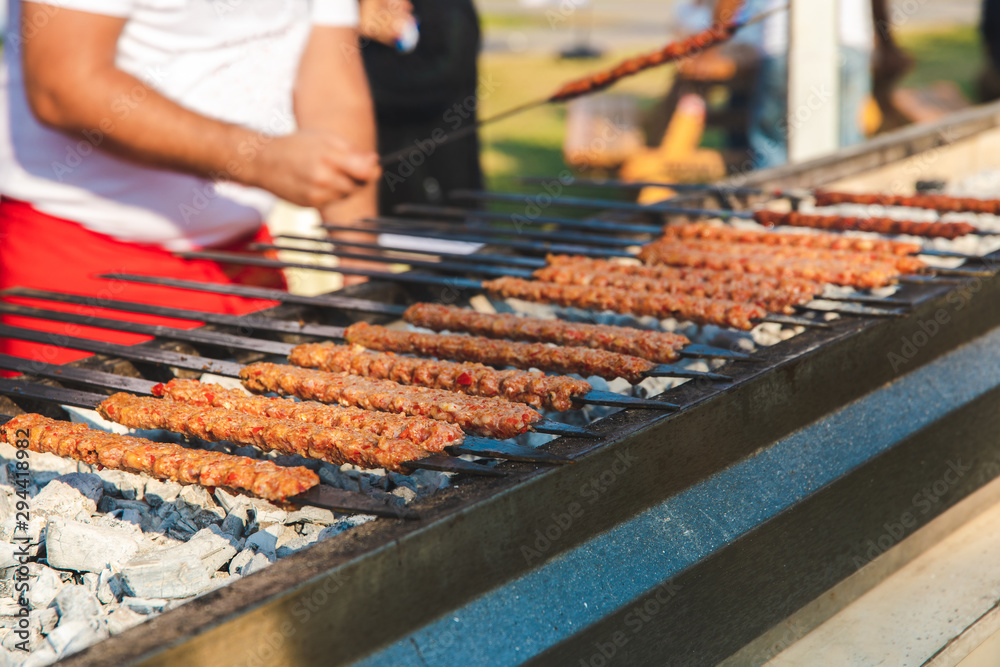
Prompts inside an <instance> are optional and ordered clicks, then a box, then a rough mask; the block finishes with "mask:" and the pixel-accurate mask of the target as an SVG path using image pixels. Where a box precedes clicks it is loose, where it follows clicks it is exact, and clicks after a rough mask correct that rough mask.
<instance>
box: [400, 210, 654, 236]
mask: <svg viewBox="0 0 1000 667" xmlns="http://www.w3.org/2000/svg"><path fill="white" fill-rule="evenodd" d="M395 210H396V213H398V214H400V215H422V216H431V217H433V218H435V222H445V221H447V222H451V223H465V222H468V221H467V220H465V219H464V218H474V219H482V220H503V221H506V222H509V223H511V224H518V223H520V224H521V226H524V223H525V222H528V223H531V224H533V225H558V226H560V227H566V228H569V229H584V230H588V231H598V232H615V233H623V234H659V233H660V232H661V231H662V230H663V227H662V225H641V224H637V223H634V222H624V221H617V220H615V221H609V220H597V219H595V218H587V219H585V220H578V219H576V218H560V217H553V216H538V217H530V218H529V217H527V216H515V215H512V214H510V213H500V212H498V211H486V210H483V209H473V208H459V207H454V206H432V205H430V204H400V205H399V206H397V207H396V209H395ZM456 218H458V220H456Z"/></svg>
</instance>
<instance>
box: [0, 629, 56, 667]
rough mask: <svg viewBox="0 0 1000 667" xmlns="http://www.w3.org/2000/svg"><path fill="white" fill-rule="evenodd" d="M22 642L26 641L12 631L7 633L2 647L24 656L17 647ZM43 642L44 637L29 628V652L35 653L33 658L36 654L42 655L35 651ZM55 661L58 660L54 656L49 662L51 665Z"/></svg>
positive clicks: (0, 643)
mask: <svg viewBox="0 0 1000 667" xmlns="http://www.w3.org/2000/svg"><path fill="white" fill-rule="evenodd" d="M0 632H4V631H3V630H0ZM22 641H24V640H23V639H22V638H21V637H19V636H18V635H17V634H15V632H14V631H13V630H11V631H9V632H7V635H6V636H5V637H4V638H3V641H0V647H3V648H5V649H6V650H8V651H17V654H19V655H23V654H22V653H21V652H20V651H19V650H18V649H17V647H16V645H17V644H18V643H20V642H22ZM43 641H44V640H43V639H42V635H41V634H39V633H38V632H37V631H36V630H35V629H34V628H32V627H30V626H29V627H28V650H29V651H32V652H33V655H32V658H33V657H34V654H37V653H41V651H40V650H38V651H36V650H35V649H36V648H38V646H39V644H41V643H43ZM30 659H31V658H29V660H30ZM55 660H56V656H55V655H54V654H53V655H52V657H50V658H49V662H50V663H51V662H55ZM39 664H48V663H39Z"/></svg>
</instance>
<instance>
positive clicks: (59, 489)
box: [31, 472, 104, 516]
mask: <svg viewBox="0 0 1000 667" xmlns="http://www.w3.org/2000/svg"><path fill="white" fill-rule="evenodd" d="M103 489H104V485H103V483H102V481H101V478H100V477H98V476H97V475H91V474H87V473H78V472H75V473H72V474H69V475H63V476H61V477H57V478H55V479H53V480H52V481H51V482H49V483H48V484H46V485H45V488H43V489H42V490H41V491H39V492H38V495H37V496H35V497H34V499H32V501H31V511H32V513H34V514H39V515H42V516H45V515H49V514H58V515H59V516H75V515H76V514H78V513H79V512H81V511H83V512H90V513H93V512H96V511H97V503H98V501H99V500H100V499H101V496H102V495H103V493H104V490H103Z"/></svg>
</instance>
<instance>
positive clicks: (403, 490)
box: [392, 486, 417, 505]
mask: <svg viewBox="0 0 1000 667" xmlns="http://www.w3.org/2000/svg"><path fill="white" fill-rule="evenodd" d="M392 495H394V496H396V497H397V498H402V499H403V503H405V504H407V505H408V504H410V503H411V502H413V499H414V498H416V497H417V492H416V491H414V490H413V489H411V488H410V487H408V486H397V487H396V488H395V489H393V490H392Z"/></svg>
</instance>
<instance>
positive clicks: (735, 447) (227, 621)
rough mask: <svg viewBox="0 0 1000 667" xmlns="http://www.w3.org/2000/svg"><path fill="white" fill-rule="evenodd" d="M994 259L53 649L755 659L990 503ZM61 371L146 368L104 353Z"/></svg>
mask: <svg viewBox="0 0 1000 667" xmlns="http://www.w3.org/2000/svg"><path fill="white" fill-rule="evenodd" d="M998 142H1000V105H993V106H989V107H984V108H980V109H976V110H972V111H969V112H965V113H962V114H956V115H955V116H952V117H950V118H949V119H947V120H945V121H942V122H941V123H938V124H936V125H933V126H926V127H919V128H910V129H906V130H903V131H901V132H897V133H895V134H893V135H888V136H885V137H882V138H880V139H877V140H875V141H873V142H870V143H869V144H866V145H864V146H860V147H857V148H852V149H848V150H845V151H841V152H840V153H837V154H835V155H832V156H830V157H827V158H824V159H821V160H816V161H813V162H809V163H806V164H802V165H797V166H788V167H783V168H780V169H776V170H771V171H768V172H763V173H760V174H753V175H751V176H749V177H747V178H746V179H744V182H743V183H741V184H742V185H746V186H753V187H764V188H773V187H778V186H782V187H786V188H787V187H798V188H809V187H815V186H819V185H824V186H831V187H833V186H835V187H840V188H843V189H852V188H854V189H862V188H863V189H865V190H878V189H880V188H881V189H892V188H896V187H897V186H898V185H899V184H901V183H912V182H913V181H914V180H915V179H916V178H930V177H933V176H938V175H949V176H953V175H955V174H961V173H968V172H970V171H974V170H976V169H978V168H980V167H983V166H988V164H987V163H986V161H987V160H988V159H989V157H990V156H991V155H995V154H996V153H995V148H996V145H997V143H998ZM689 201H694V203H695V204H697V203H699V202H697V201H695V200H693V199H690V198H689ZM646 221H648V218H646ZM491 252H492V251H491ZM997 261H1000V254H998V253H994V254H992V255H989V256H987V257H985V258H984V259H983V261H982V263H981V265H980V269H985V271H983V273H984V274H987V275H982V276H979V275H967V276H964V277H958V278H953V279H950V280H949V281H947V282H945V281H941V280H926V281H917V282H913V283H909V284H906V285H904V286H902V288H901V290H900V291H899V292H898V293H897V294H896V295H894V296H895V298H897V299H899V300H901V301H905V302H909V303H910V304H912V307H911V308H909V309H908V310H905V311H900V312H898V313H897V316H895V317H891V318H875V317H841V318H839V319H835V320H832V321H829V322H828V323H827V324H828V326H827V327H825V328H820V327H815V328H808V329H806V330H804V331H803V332H801V333H799V334H798V335H796V336H794V337H793V338H790V339H789V340H786V341H784V342H782V343H780V344H777V345H774V346H771V347H764V348H761V349H759V350H757V351H756V352H755V353H754V354H753V355H752V356H753V358H752V360H751V361H741V362H732V363H728V364H727V365H726V366H724V367H723V368H722V369H720V371H719V372H722V373H725V374H726V375H728V376H730V377H731V378H732V379H733V382H731V383H718V382H712V381H710V380H707V379H697V380H690V381H688V382H686V383H684V384H681V385H680V386H678V387H675V388H673V389H671V390H669V391H667V392H666V393H665V394H664V395H663V396H662V397H660V398H661V400H665V401H669V402H671V403H674V404H676V405H678V406H680V409H679V410H676V411H670V412H668V411H649V410H624V411H621V412H617V413H615V414H612V415H610V416H608V417H606V418H604V419H601V420H599V421H597V422H595V423H593V424H592V425H591V427H590V428H591V430H593V431H594V433H596V435H597V436H598V437H596V438H575V437H561V438H559V439H557V440H555V441H553V442H552V443H550V444H549V445H547V446H546V448H547V450H548V451H550V452H552V453H554V454H559V455H564V456H567V457H571V458H573V459H574V461H575V463H574V464H572V465H564V466H541V465H536V464H530V463H516V462H506V463H501V464H500V465H498V466H497V469H498V470H501V471H503V472H506V473H507V474H506V476H505V477H500V478H483V477H478V478H469V477H459V478H457V481H456V483H455V484H454V485H453V486H451V487H449V488H446V489H444V490H442V491H440V492H438V493H436V494H434V495H432V496H430V497H429V498H427V499H426V500H424V501H422V502H421V503H420V504H419V506H418V507H416V509H417V510H418V511H419V513H420V516H421V519H420V520H419V521H398V520H395V521H394V520H378V521H375V522H372V523H368V524H365V525H363V526H360V527H358V528H356V529H354V530H352V531H350V532H349V533H346V534H343V535H341V536H339V537H338V538H336V539H330V540H327V541H325V542H321V543H318V544H316V545H314V546H312V547H311V548H308V549H306V550H304V551H302V552H299V553H297V554H295V555H293V556H290V557H287V558H285V559H282V560H280V561H278V562H277V563H275V564H274V565H272V566H271V567H269V568H268V569H266V570H265V571H263V572H261V573H258V574H256V575H254V576H251V577H248V578H246V579H241V580H239V581H236V582H234V583H233V584H231V585H229V586H226V587H224V588H221V589H218V590H216V591H214V592H212V593H209V594H207V595H205V596H203V597H201V598H198V599H196V600H193V601H191V602H189V603H187V604H185V605H183V606H181V607H179V608H177V609H175V610H172V611H170V612H167V613H165V614H163V615H162V616H159V617H157V618H154V619H152V620H151V621H149V622H147V623H144V624H142V625H141V626H139V627H136V628H133V629H132V630H129V631H126V632H125V633H123V634H122V635H119V636H116V637H114V638H111V639H108V640H106V641H104V642H102V643H100V644H97V645H95V646H93V647H91V648H89V649H87V650H85V651H83V652H81V653H78V654H76V655H74V656H72V657H71V658H68V659H67V660H65V661H64V662H65V663H66V664H68V665H98V664H100V665H105V664H146V665H161V664H162V665H170V664H182V663H212V662H216V663H220V664H237V665H271V664H314V663H321V662H322V663H324V664H351V663H361V664H371V665H376V664H387V663H392V664H442V663H447V664H451V663H457V662H468V663H472V664H511V663H515V662H522V661H532V660H533V661H537V662H544V663H547V664H566V665H577V664H580V665H592V666H594V667H599V666H600V665H605V664H655V665H662V664H710V663H716V662H719V661H721V660H724V659H727V658H730V659H731V660H733V661H735V662H734V664H758V663H760V662H762V661H764V660H765V659H767V658H768V657H769V656H770V655H772V654H773V652H774V649H773V647H774V645H775V641H776V637H779V636H780V633H784V632H786V628H787V624H788V623H789V621H790V619H794V620H795V622H796V627H797V628H799V631H800V632H804V631H805V630H807V629H808V628H811V627H813V626H815V625H817V624H818V623H819V622H821V621H822V620H824V619H825V618H827V617H829V616H830V615H831V614H832V613H834V612H835V611H836V610H837V609H839V608H840V607H842V606H843V605H844V604H847V603H848V602H849V601H850V600H852V599H854V598H856V597H857V596H859V595H860V594H861V593H863V592H864V591H865V590H867V589H869V588H870V587H871V586H873V585H874V584H875V583H877V581H879V580H880V579H882V578H884V577H885V576H887V575H888V574H889V573H891V572H892V571H893V570H894V569H896V568H898V567H899V566H900V565H901V564H902V563H904V562H906V561H907V560H909V559H910V558H912V557H913V556H914V555H915V554H916V553H918V552H919V551H920V550H922V549H924V548H926V547H927V546H928V545H929V544H931V543H932V542H933V541H934V539H936V538H937V537H940V536H941V535H943V534H946V533H947V532H948V531H949V530H950V528H951V527H954V526H956V525H958V523H959V522H960V517H959V516H958V515H957V514H955V512H956V511H957V510H950V508H954V507H956V506H959V507H958V510H961V516H968V514H969V513H970V512H974V511H975V507H976V506H977V505H976V503H978V504H980V505H982V504H984V503H986V502H988V501H989V500H990V498H993V497H995V495H996V494H993V496H990V495H989V494H985V493H984V492H985V491H987V490H989V489H992V488H993V487H992V486H989V483H990V482H991V481H992V480H994V479H995V478H996V477H997V476H1000V454H998V450H997V447H996V446H997V444H998V440H997V433H1000V410H998V407H1000V377H998V376H997V374H996V372H995V369H996V368H998V367H1000V363H998V362H1000V358H998V357H1000V344H998V343H1000V328H998V327H1000V305H998V304H1000V280H998V279H997V277H996V276H995V268H996V262H997ZM440 290H441V287H440V286H437V287H435V286H430V285H428V284H427V283H425V282H422V281H408V282H399V281H397V282H392V283H388V282H380V281H375V282H372V283H368V284H365V285H360V286H356V287H352V288H348V289H346V290H343V291H341V292H338V293H336V294H334V295H329V296H326V297H323V298H322V299H320V300H316V301H311V302H310V301H308V300H303V299H293V298H290V299H288V302H287V303H286V304H285V305H282V306H280V307H278V308H275V309H272V310H271V311H268V312H265V313H260V314H257V315H256V316H255V317H262V318H268V319H273V320H276V321H286V322H287V321H299V320H300V319H302V320H305V321H318V322H321V323H322V324H323V325H343V324H345V323H348V322H349V321H351V320H353V319H355V318H357V317H358V311H357V310H354V311H350V312H349V311H345V310H337V309H336V307H337V306H338V305H340V306H343V305H351V304H352V303H353V302H344V301H343V299H344V298H348V297H349V298H358V299H366V300H368V301H369V302H370V303H371V304H372V307H371V308H369V309H367V311H368V312H367V315H366V317H368V318H369V319H374V320H380V321H388V320H391V319H392V317H393V315H392V313H393V312H395V311H394V310H393V309H392V308H389V307H387V304H401V303H408V302H412V301H417V300H435V298H436V297H439V295H440V293H441V292H440ZM319 305H323V306H333V308H329V307H322V308H321V307H317V306H319ZM355 305H356V304H355ZM373 311H381V314H379V313H377V312H373ZM942 313H943V315H942ZM932 323H936V324H937V325H938V326H937V327H936V328H935V327H934V326H933V324H932ZM276 328H279V329H280V328H283V327H276ZM206 329H208V330H213V329H218V330H220V331H228V330H229V329H227V328H226V327H225V326H224V325H222V324H219V325H207V326H206ZM301 333H307V334H308V333H309V331H308V330H306V331H299V332H295V331H293V330H287V331H284V332H281V331H270V332H267V333H261V332H258V333H257V336H258V337H259V338H261V339H265V338H270V339H275V338H276V337H277V338H281V339H282V340H288V341H294V340H297V338H296V336H298V335H299V334H301ZM921 334H922V335H921ZM191 344H192V345H194V347H193V348H190V347H188V348H185V350H186V351H187V352H190V353H198V354H203V355H205V356H206V357H210V356H212V355H213V354H214V355H216V356H217V355H218V352H217V350H216V351H213V348H209V347H203V346H201V345H199V344H198V343H197V342H194V343H191ZM145 347H150V348H164V347H174V348H176V343H170V342H168V341H166V340H162V339H158V340H156V341H154V342H152V343H150V344H146V345H145ZM893 355H895V356H893ZM253 358H254V355H253V354H252V353H246V352H240V353H239V354H238V360H239V361H241V362H243V361H249V360H252V359H253ZM897 358H898V360H897ZM74 365H76V366H81V367H84V368H92V369H98V368H101V369H109V368H110V369H114V370H116V371H118V372H127V373H131V374H133V375H136V374H141V375H145V376H147V377H151V376H159V377H155V379H163V375H164V373H165V369H164V368H163V367H162V366H161V367H157V366H148V365H144V364H142V363H137V364H136V366H132V367H129V366H128V364H127V363H126V362H123V361H122V360H120V359H115V358H113V357H107V356H99V357H95V358H91V359H87V360H84V361H82V362H78V363H77V364H74ZM140 371H141V372H140ZM67 385H68V386H70V385H72V382H67ZM0 411H2V410H0ZM948 471H952V472H951V473H950V474H949V473H948ZM959 473H960V474H959ZM946 476H947V479H948V484H947V489H946V491H945V492H942V493H941V494H937V495H936V496H935V501H934V502H929V506H930V507H929V509H928V510H927V512H919V511H914V503H915V501H914V497H915V496H916V495H917V494H919V493H920V492H921V491H922V490H923V489H925V488H930V489H934V488H935V484H936V483H938V482H939V481H940V480H942V479H945V477H946ZM977 492H978V493H977ZM920 507H921V508H922V507H923V505H922V504H921V505H920ZM907 512H909V513H911V514H913V515H914V521H913V522H912V525H911V524H910V522H907V525H905V526H904V527H903V528H901V529H900V530H901V532H900V533H899V534H898V535H897V534H896V532H895V531H896V528H895V526H896V524H897V523H900V517H901V516H902V515H903V514H904V513H907ZM932 522H933V526H934V531H933V532H928V526H929V525H931V524H932ZM887 526H888V527H891V530H890V529H889V528H887ZM886 535H888V536H889V537H888V539H887V538H886Z"/></svg>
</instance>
